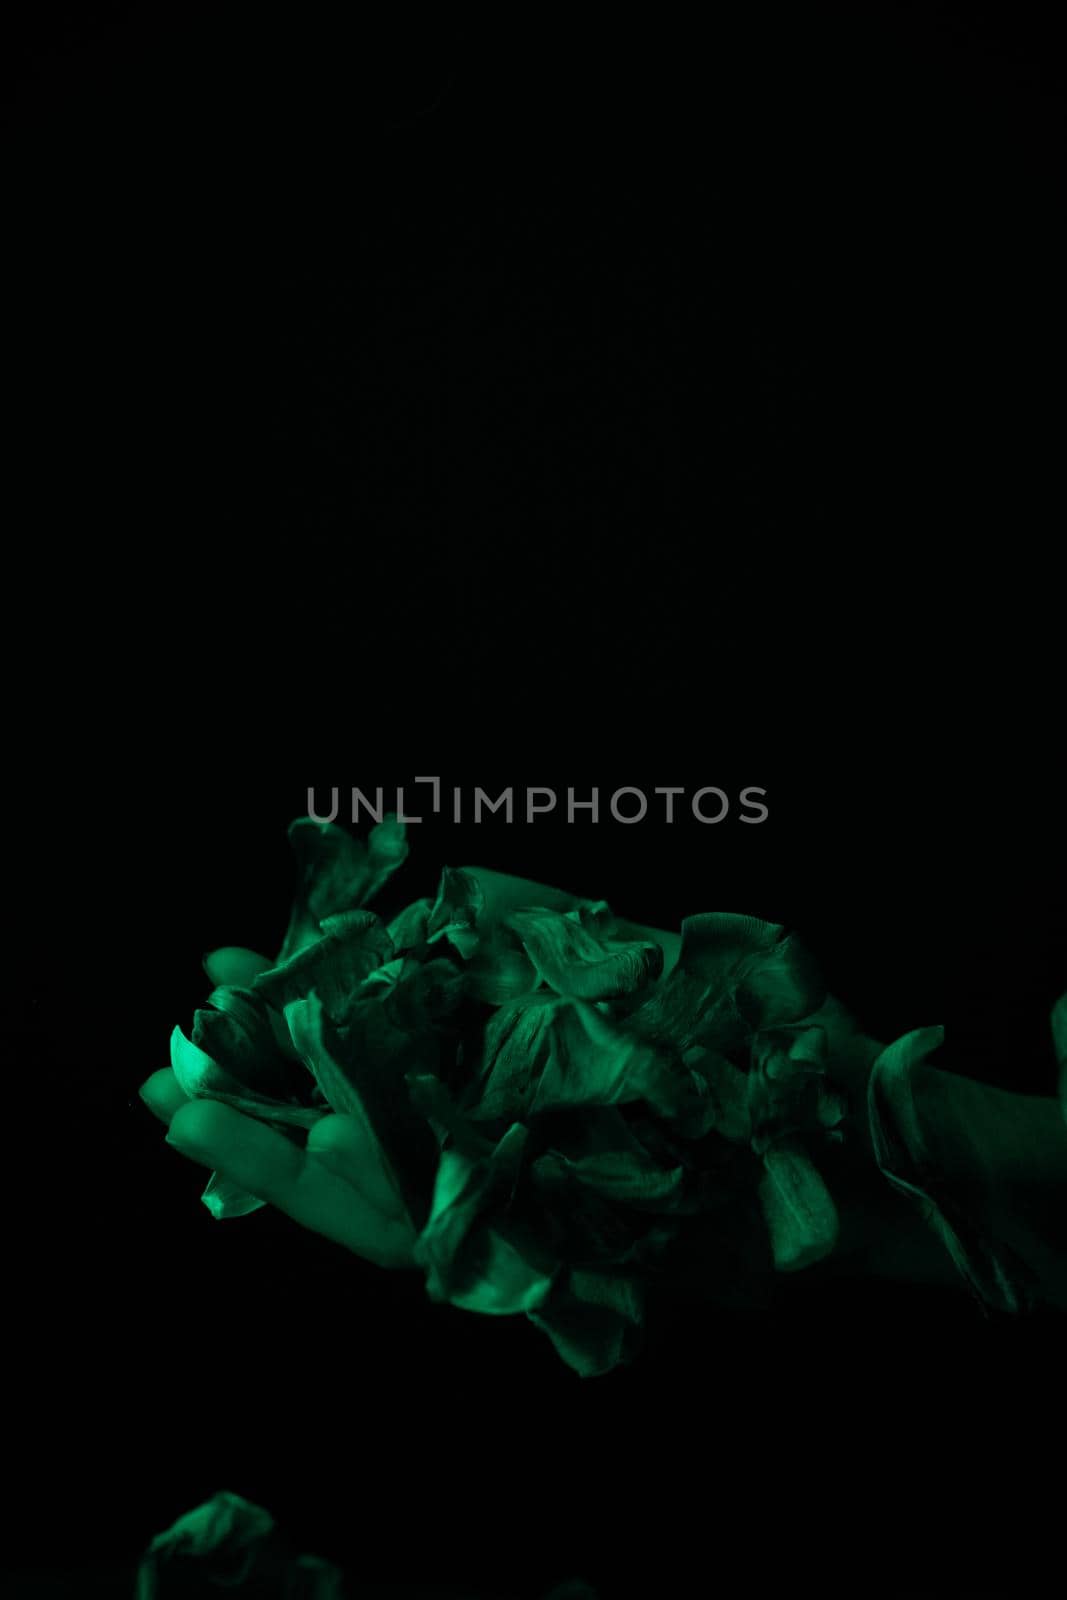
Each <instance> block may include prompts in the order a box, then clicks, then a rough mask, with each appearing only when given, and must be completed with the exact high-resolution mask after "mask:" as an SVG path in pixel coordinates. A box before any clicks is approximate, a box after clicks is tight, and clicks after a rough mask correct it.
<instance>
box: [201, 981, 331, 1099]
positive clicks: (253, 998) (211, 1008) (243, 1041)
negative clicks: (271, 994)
mask: <svg viewBox="0 0 1067 1600" xmlns="http://www.w3.org/2000/svg"><path fill="white" fill-rule="evenodd" d="M192 1038H193V1043H194V1044H195V1045H197V1046H198V1047H199V1048H200V1049H201V1050H203V1051H205V1052H206V1053H207V1055H209V1056H210V1057H211V1058H212V1059H213V1060H214V1061H216V1062H218V1064H219V1066H221V1067H224V1068H225V1070H226V1071H227V1072H228V1073H230V1075H231V1076H232V1077H234V1078H236V1079H237V1080H238V1082H240V1083H241V1084H243V1085H245V1087H246V1088H248V1089H252V1090H254V1091H255V1092H256V1093H259V1094H265V1095H269V1096H270V1097H271V1098H273V1099H275V1100H299V1099H301V1098H303V1099H306V1098H307V1074H306V1073H305V1072H304V1070H303V1068H302V1067H301V1066H300V1064H299V1063H298V1062H297V1060H296V1056H295V1055H294V1053H293V1049H292V1044H291V1041H290V1039H289V1030H288V1029H287V1028H286V1026H285V1023H284V1021H283V1019H282V1017H281V1016H280V1015H279V1013H278V1012H277V1011H275V1010H274V1008H273V1007H272V1006H270V1005H268V1004H267V1001H266V999H265V998H264V996H263V995H261V994H257V993H256V992H255V991H254V990H252V989H234V988H222V989H213V990H212V992H211V994H210V995H209V996H208V1003H207V1006H206V1007H201V1008H200V1010H198V1011H197V1012H196V1014H195V1015H194V1017H193V1034H192Z"/></svg>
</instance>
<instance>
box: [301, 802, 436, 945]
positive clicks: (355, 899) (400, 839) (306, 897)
mask: <svg viewBox="0 0 1067 1600" xmlns="http://www.w3.org/2000/svg"><path fill="white" fill-rule="evenodd" d="M289 841H290V843H291V845H292V847H293V851H294V853H295V855H296V859H297V870H298V875H299V876H298V883H297V892H296V899H295V903H294V905H293V912H292V916H291V918H290V922H289V929H288V932H287V933H286V936H285V942H284V944H283V945H282V950H281V954H280V955H279V958H278V959H279V964H280V963H282V962H285V961H288V960H289V958H290V957H291V956H293V955H295V954H296V953H297V952H298V951H300V950H302V949H303V948H304V946H305V945H307V944H310V943H312V942H313V941H314V940H315V939H317V937H318V934H319V926H320V924H321V923H322V921H323V919H324V918H326V917H331V916H335V915H337V914H338V913H340V912H344V911H353V910H356V909H357V908H359V907H361V906H364V905H366V903H367V901H368V900H370V899H372V898H373V896H374V895H375V894H377V892H378V890H379V889H380V888H381V887H382V886H383V884H385V883H386V882H387V881H388V879H389V878H390V877H391V876H392V874H393V873H394V872H395V871H396V870H397V868H398V867H399V866H400V865H401V864H402V862H403V861H404V860H405V858H406V856H407V853H408V844H407V838H406V829H405V827H404V824H403V823H401V822H398V821H397V820H396V818H395V817H386V818H384V819H383V820H382V821H381V822H380V823H378V825H377V826H376V827H375V828H373V829H372V830H371V833H370V836H369V838H368V840H367V843H366V844H364V843H363V842H362V841H361V840H359V839H356V838H354V837H353V836H352V835H351V834H350V833H347V832H346V831H345V829H344V828H339V827H337V826H336V825H335V824H334V823H332V822H316V821H314V820H313V818H311V817H298V818H297V819H296V821H295V822H293V823H292V824H291V825H290V828H289Z"/></svg>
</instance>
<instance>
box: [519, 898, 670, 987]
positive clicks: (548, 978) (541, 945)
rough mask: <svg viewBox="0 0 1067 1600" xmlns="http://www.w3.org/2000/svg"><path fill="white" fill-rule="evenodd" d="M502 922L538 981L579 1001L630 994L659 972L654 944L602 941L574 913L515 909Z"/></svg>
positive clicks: (659, 956) (660, 962)
mask: <svg viewBox="0 0 1067 1600" xmlns="http://www.w3.org/2000/svg"><path fill="white" fill-rule="evenodd" d="M506 926H507V927H508V928H510V929H512V931H513V932H515V933H517V934H518V936H519V938H520V939H521V940H522V944H523V947H524V949H525V950H526V953H527V955H528V956H529V957H530V960H531V961H532V962H533V964H534V966H535V967H536V968H537V971H538V972H539V974H540V975H541V977H542V979H543V980H544V982H545V983H547V984H548V986H549V988H550V989H554V990H555V992H556V993H557V994H561V995H572V996H574V997H576V998H579V999H583V1000H606V999H609V998H610V997H612V996H614V995H623V994H633V993H635V992H636V991H637V990H640V989H642V988H644V986H645V985H646V984H648V983H652V982H654V981H655V979H656V978H658V977H659V975H660V973H661V972H662V970H663V951H662V949H661V948H660V946H659V945H658V944H651V943H648V942H646V941H644V940H630V941H627V942H625V943H623V942H620V941H610V940H606V939H602V938H599V937H598V936H597V935H596V934H595V933H592V932H591V931H590V930H589V929H588V928H586V927H584V926H583V925H582V922H581V919H580V918H579V917H572V916H569V915H566V914H565V913H561V912H558V911H543V910H537V909H532V908H531V909H528V910H524V911H516V912H513V913H512V915H511V916H510V917H508V918H507V919H506Z"/></svg>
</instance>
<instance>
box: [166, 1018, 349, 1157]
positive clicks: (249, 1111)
mask: <svg viewBox="0 0 1067 1600" xmlns="http://www.w3.org/2000/svg"><path fill="white" fill-rule="evenodd" d="M170 1064H171V1068H172V1069H173V1072H174V1076H175V1077H176V1078H177V1080H178V1086H179V1088H180V1089H181V1090H182V1092H183V1093H184V1094H187V1095H188V1096H189V1098H190V1099H191V1100H197V1099H200V1100H220V1101H221V1102H222V1103H223V1104H224V1105H228V1106H232V1107H233V1108H234V1110H235V1111H243V1112H244V1113H245V1115H246V1116H251V1117H258V1118H259V1119H260V1121H262V1122H269V1123H270V1124H271V1126H272V1127H277V1128H278V1129H279V1131H280V1132H283V1133H284V1132H286V1131H288V1130H291V1129H293V1128H313V1127H314V1126H315V1124H316V1122H318V1121H320V1119H321V1118H322V1115H323V1111H322V1107H321V1106H299V1105H291V1104H288V1103H285V1102H283V1101H279V1100H273V1099H272V1098H271V1097H270V1096H269V1095H262V1094H259V1093H258V1092H257V1091H256V1090H255V1089H251V1088H249V1087H247V1086H246V1085H245V1084H243V1083H241V1082H240V1081H239V1080H238V1079H237V1078H235V1077H234V1076H233V1075H232V1074H231V1073H229V1072H227V1071H226V1070H225V1069H224V1068H223V1067H221V1066H219V1064H218V1062H216V1061H213V1060H212V1058H211V1057H210V1056H209V1055H207V1054H206V1053H205V1051H203V1050H201V1049H200V1048H199V1047H198V1046H197V1045H195V1044H193V1042H192V1040H190V1039H187V1038H186V1037H185V1035H184V1033H183V1032H182V1030H181V1029H180V1028H175V1029H174V1031H173V1033H172V1034H171V1036H170Z"/></svg>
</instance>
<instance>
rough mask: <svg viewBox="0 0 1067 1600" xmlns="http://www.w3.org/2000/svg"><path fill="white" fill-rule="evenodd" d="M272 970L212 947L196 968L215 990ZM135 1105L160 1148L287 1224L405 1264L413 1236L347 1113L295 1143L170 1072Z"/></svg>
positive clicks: (386, 1262)
mask: <svg viewBox="0 0 1067 1600" xmlns="http://www.w3.org/2000/svg"><path fill="white" fill-rule="evenodd" d="M270 965H271V963H270V961H269V960H268V959H267V958H266V957H265V956H259V955H256V954H255V953H254V952H253V951H251V950H235V949H231V950H217V951H215V952H214V954H212V955H210V956H209V957H208V958H207V961H206V962H205V966H206V969H207V974H208V977H209V978H210V979H211V981H212V983H213V984H214V985H216V986H222V985H225V984H233V985H235V986H237V987H241V986H244V985H246V984H248V983H250V982H251V981H252V979H253V978H254V976H255V974H256V973H257V972H260V971H262V970H263V969H264V968H266V967H269V966H270ZM140 1094H141V1099H142V1100H143V1101H144V1102H145V1105H146V1106H148V1108H149V1110H150V1111H152V1112H154V1114H155V1115H156V1116H157V1117H158V1118H159V1119H160V1121H161V1122H164V1123H166V1125H167V1128H168V1130H169V1131H168V1133H167V1143H168V1144H171V1145H173V1146H174V1148H175V1149H176V1150H178V1151H180V1152H181V1154H182V1155H184V1156H188V1157H189V1159H190V1160H191V1161H196V1162H198V1163H199V1164H200V1165H201V1166H204V1167H210V1168H212V1169H213V1170H214V1171H216V1172H217V1173H218V1174H219V1175H220V1177H222V1178H224V1179H227V1180H229V1181H230V1182H231V1183H234V1184H236V1185H237V1186H238V1187H240V1188H242V1189H246V1190H247V1191H248V1192H249V1193H250V1194H253V1195H255V1196H256V1197H257V1198H258V1199H260V1200H264V1201H266V1202H267V1204H268V1205H272V1206H275V1207H276V1208H277V1209H278V1210H279V1211H284V1212H285V1213H286V1215H287V1216H290V1217H292V1219H293V1221H294V1222H298V1223H300V1225H301V1226H302V1227H304V1228H310V1229H311V1230H312V1231H313V1232H315V1233H321V1234H323V1235H324V1236H325V1237H326V1238H327V1239H332V1240H333V1241H334V1242H335V1243H336V1244H340V1245H344V1247H345V1248H346V1249H348V1250H352V1251H354V1252H355V1254H356V1255H359V1256H363V1257H364V1258H365V1259H366V1260H368V1261H373V1262H375V1264H376V1265H378V1266H383V1267H404V1266H411V1265H413V1258H412V1250H413V1247H414V1244H415V1231H414V1229H413V1228H412V1226H411V1224H410V1222H409V1221H408V1219H407V1217H406V1216H405V1214H404V1212H403V1210H402V1208H401V1205H400V1202H399V1200H398V1198H397V1195H396V1190H395V1188H394V1186H393V1184H392V1181H391V1180H390V1177H389V1175H388V1173H387V1172H385V1170H384V1169H383V1167H382V1164H381V1158H380V1156H379V1153H378V1150H377V1147H376V1145H375V1144H374V1141H373V1139H372V1138H371V1137H370V1135H369V1133H368V1132H367V1131H366V1130H365V1129H364V1128H363V1127H362V1126H361V1125H360V1123H358V1122H357V1121H356V1119H355V1118H354V1117H347V1116H338V1115H333V1114H331V1115H328V1116H325V1117H323V1118H322V1120H321V1121H320V1122H317V1123H316V1124H315V1125H314V1127H313V1128H312V1129H311V1130H310V1132H309V1133H308V1137H307V1145H306V1147H305V1148H304V1149H301V1148H300V1147H299V1146H298V1145H295V1144H293V1143H292V1141H291V1140H289V1139H286V1138H285V1137H284V1136H283V1135H282V1134H280V1133H276V1132H275V1131H274V1129H273V1128H269V1127H267V1126H266V1124H265V1123H262V1122H257V1121H256V1120H255V1119H254V1118H253V1117H246V1116H244V1115H243V1114H242V1113H241V1112H239V1111H234V1110H233V1109H232V1107H230V1106H226V1105H221V1104H220V1103H219V1102H218V1101H215V1100H190V1099H188V1097H187V1096H186V1095H185V1094H184V1093H183V1092H182V1090H181V1089H180V1088H179V1086H178V1081H177V1079H176V1078H175V1076H174V1073H173V1072H172V1071H171V1070H170V1068H169V1067H168V1068H164V1069H163V1070H162V1071H160V1072H154V1073H153V1074H152V1076H151V1077H150V1078H149V1079H147V1081H146V1082H145V1083H143V1084H142V1085H141V1090H140Z"/></svg>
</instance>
